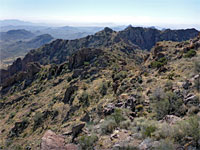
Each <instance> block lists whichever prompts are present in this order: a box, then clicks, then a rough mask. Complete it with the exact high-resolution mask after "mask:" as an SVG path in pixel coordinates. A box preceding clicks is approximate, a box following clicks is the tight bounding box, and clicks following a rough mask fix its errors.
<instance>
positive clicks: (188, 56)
mask: <svg viewBox="0 0 200 150" xmlns="http://www.w3.org/2000/svg"><path fill="white" fill-rule="evenodd" d="M195 55H196V51H195V50H194V49H191V50H189V51H188V52H187V53H186V54H185V55H184V57H185V58H192V57H194V56H195Z"/></svg>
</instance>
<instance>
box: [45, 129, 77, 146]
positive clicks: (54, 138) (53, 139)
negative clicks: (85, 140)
mask: <svg viewBox="0 0 200 150" xmlns="http://www.w3.org/2000/svg"><path fill="white" fill-rule="evenodd" d="M41 150H78V146H77V145H75V144H66V145H65V140H64V137H63V136H61V135H56V133H54V132H53V131H51V130H48V131H46V132H45V134H44V136H43V137H42V143H41Z"/></svg>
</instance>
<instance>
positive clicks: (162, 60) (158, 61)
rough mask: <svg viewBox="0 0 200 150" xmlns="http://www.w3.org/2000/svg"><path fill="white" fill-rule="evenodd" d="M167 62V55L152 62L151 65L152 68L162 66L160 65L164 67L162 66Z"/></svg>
mask: <svg viewBox="0 0 200 150" xmlns="http://www.w3.org/2000/svg"><path fill="white" fill-rule="evenodd" d="M166 64H167V58H166V57H162V58H160V59H159V60H157V61H154V62H152V63H151V67H152V68H160V67H162V66H164V65H166Z"/></svg>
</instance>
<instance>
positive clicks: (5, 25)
mask: <svg viewBox="0 0 200 150" xmlns="http://www.w3.org/2000/svg"><path fill="white" fill-rule="evenodd" d="M0 26H1V31H2V32H7V31H9V30H18V29H25V30H28V31H30V32H32V33H34V34H36V35H41V34H50V35H52V36H53V37H54V38H57V39H68V40H71V39H77V38H81V37H85V36H87V35H91V34H94V33H96V32H98V31H100V30H103V28H104V27H98V26H96V27H72V26H63V27H52V26H51V25H48V24H39V23H38V24H36V23H31V22H25V21H20V20H0ZM124 28H126V26H115V27H112V29H113V30H116V31H120V30H123V29H124Z"/></svg>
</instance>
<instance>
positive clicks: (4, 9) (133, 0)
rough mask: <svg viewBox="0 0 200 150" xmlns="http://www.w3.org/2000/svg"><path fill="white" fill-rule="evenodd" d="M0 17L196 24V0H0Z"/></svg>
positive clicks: (199, 21) (199, 13) (199, 0)
mask: <svg viewBox="0 0 200 150" xmlns="http://www.w3.org/2000/svg"><path fill="white" fill-rule="evenodd" d="M0 19H20V20H25V21H33V22H46V23H53V24H63V25H64V24H101V23H102V24H103V23H104V24H109V23H113V24H135V25H149V26H151V25H158V26H159V25H160V26H162V25H166V26H167V25H169V26H173V25H174V26H180V27H181V26H183V27H184V26H186V27H193V26H194V27H198V26H200V0H0Z"/></svg>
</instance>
